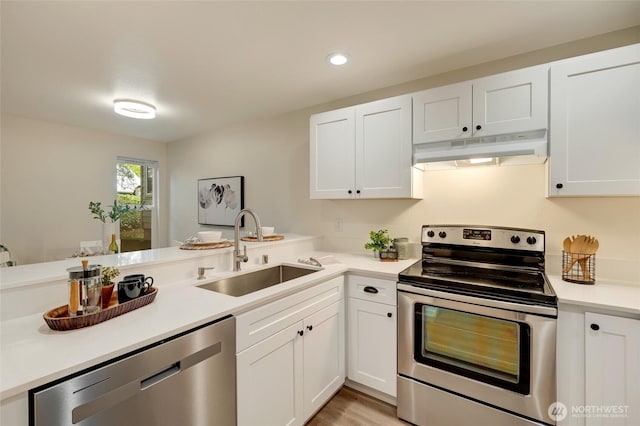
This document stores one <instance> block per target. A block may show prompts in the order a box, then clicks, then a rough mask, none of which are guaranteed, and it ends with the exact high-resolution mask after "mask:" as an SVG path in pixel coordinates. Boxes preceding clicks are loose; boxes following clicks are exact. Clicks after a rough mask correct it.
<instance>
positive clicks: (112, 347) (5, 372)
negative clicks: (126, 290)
mask: <svg viewBox="0 0 640 426" xmlns="http://www.w3.org/2000/svg"><path fill="white" fill-rule="evenodd" d="M258 244H274V243H258ZM249 247H250V246H249ZM272 248H273V247H272ZM261 249H265V246H261ZM162 250H168V251H178V250H179V249H178V248H170V249H162ZM180 252H183V251H182V250H180ZM189 253H191V254H193V253H194V252H189ZM162 256H164V257H165V258H166V257H170V255H169V254H166V253H165V254H162ZM181 256H183V254H182V253H175V257H181ZM310 256H313V257H314V258H317V259H320V261H321V262H326V264H324V265H323V268H322V269H321V270H320V271H318V272H316V273H313V274H309V275H306V276H304V277H300V278H297V279H294V280H291V281H287V282H285V283H283V284H280V285H276V286H273V287H269V288H266V289H263V290H260V291H257V292H255V293H250V294H247V295H245V296H241V297H232V296H227V295H224V294H221V293H217V292H214V291H208V290H203V289H200V288H198V287H197V286H198V285H201V284H205V283H207V282H211V281H215V280H217V279H220V278H224V277H228V276H231V275H236V274H238V273H243V272H250V271H253V270H259V269H264V268H268V267H271V266H274V265H277V264H280V263H289V264H296V265H298V266H302V267H304V266H305V265H301V264H300V263H297V259H298V258H308V257H310ZM158 257H160V256H157V257H156V259H155V260H158ZM196 257H197V256H196ZM415 261H416V259H410V260H403V261H398V262H389V263H387V262H380V261H379V260H377V259H374V258H373V256H372V255H357V254H330V253H324V252H319V251H315V250H311V251H308V252H305V253H301V254H299V255H297V256H293V257H292V256H288V257H287V256H279V255H270V262H269V264H266V265H258V264H243V265H242V271H241V272H235V273H234V272H230V271H221V272H215V271H213V273H211V271H207V272H208V273H207V279H206V280H196V279H195V269H193V272H194V273H192V274H191V275H192V277H190V278H188V279H183V280H176V281H174V282H172V283H164V284H163V285H161V286H158V296H157V297H156V300H155V301H154V302H153V303H151V304H149V305H147V306H144V307H142V308H140V309H136V310H134V311H131V312H129V313H127V314H124V315H121V316H119V317H116V318H113V319H111V320H109V321H106V322H104V323H101V324H97V325H95V326H92V327H87V328H82V329H78V330H72V331H64V332H59V331H53V330H50V329H49V328H48V327H47V325H46V324H45V322H44V320H43V318H42V312H38V313H33V314H30V315H25V316H22V317H17V318H12V319H9V320H5V321H2V323H0V341H1V343H2V345H1V347H0V360H1V361H0V362H1V364H0V365H1V372H2V376H1V383H0V399H1V400H5V399H7V398H11V397H14V396H16V395H19V394H22V393H24V392H26V391H28V390H29V389H32V388H34V387H37V386H41V385H43V384H46V383H49V382H51V381H54V380H57V379H60V378H63V377H66V376H68V375H70V374H74V373H77V372H80V371H82V370H84V369H86V368H90V367H92V366H95V365H97V364H100V363H102V362H106V361H109V360H111V359H113V358H115V357H118V356H121V355H124V354H127V353H129V352H131V351H136V350H139V349H142V348H144V347H146V346H148V345H150V344H153V343H155V342H158V341H160V340H162V339H165V338H169V337H171V336H175V335H176V334H179V333H182V332H185V331H188V330H191V329H193V328H195V327H198V326H201V325H204V324H207V323H209V322H212V321H215V320H217V319H220V318H223V317H225V316H228V315H235V314H239V313H241V312H245V311H247V310H250V309H253V308H255V307H257V306H259V305H262V304H265V303H269V302H271V301H273V300H276V299H279V298H282V297H285V296H287V295H289V294H292V293H295V292H297V291H300V290H303V289H305V288H308V287H311V286H313V285H316V284H318V283H320V282H323V281H326V280H329V279H331V278H334V277H337V276H340V275H342V274H344V273H346V272H350V271H351V272H355V273H358V274H363V275H368V276H372V277H379V278H386V279H392V280H395V279H396V277H397V274H398V273H399V272H400V271H401V270H402V269H404V268H406V267H407V266H409V265H410V264H412V263H414V262H415ZM147 266H148V265H147ZM30 285H34V284H33V283H31V284H30ZM51 308H53V306H51ZM43 312H44V311H43Z"/></svg>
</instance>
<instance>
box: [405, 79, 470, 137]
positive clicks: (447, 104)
mask: <svg viewBox="0 0 640 426" xmlns="http://www.w3.org/2000/svg"><path fill="white" fill-rule="evenodd" d="M471 93H472V92H471V83H470V82H468V81H465V82H463V83H457V84H451V85H449V86H443V87H436V88H433V89H429V90H425V91H423V92H418V93H415V94H414V95H413V143H429V142H438V141H446V140H451V139H461V138H465V137H469V136H471V133H472V132H471V124H472V119H471V108H472V106H471Z"/></svg>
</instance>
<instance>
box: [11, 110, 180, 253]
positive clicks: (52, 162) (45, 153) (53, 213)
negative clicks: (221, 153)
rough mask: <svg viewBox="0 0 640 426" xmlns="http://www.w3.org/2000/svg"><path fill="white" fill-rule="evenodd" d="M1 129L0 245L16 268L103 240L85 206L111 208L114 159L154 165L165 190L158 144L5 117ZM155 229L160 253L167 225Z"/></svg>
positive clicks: (161, 151) (161, 149)
mask: <svg viewBox="0 0 640 426" xmlns="http://www.w3.org/2000/svg"><path fill="white" fill-rule="evenodd" d="M1 124H2V128H1V132H2V133H1V142H0V143H1V145H0V156H1V158H0V164H1V166H2V167H1V170H0V179H1V180H0V191H1V192H0V194H1V198H0V243H2V244H3V245H5V246H7V247H8V248H9V249H10V250H11V253H12V255H13V257H14V258H15V259H16V260H17V262H18V263H19V264H27V263H34V262H43V261H49V260H57V259H62V258H64V257H67V256H69V255H71V254H73V252H74V251H77V250H78V249H79V246H80V241H82V240H100V239H102V226H101V222H100V221H98V220H96V219H93V218H92V215H91V214H90V213H89V210H88V209H87V207H88V205H89V201H102V203H103V204H106V205H110V204H112V202H113V200H114V198H115V195H116V184H115V182H116V178H115V173H116V171H115V164H116V159H117V157H118V156H127V157H132V158H140V159H145V160H155V161H158V167H159V169H160V173H161V180H160V185H161V187H162V186H164V185H165V184H164V182H163V178H164V181H165V182H166V165H167V163H166V150H167V149H166V144H164V143H161V142H155V141H149V140H145V139H139V138H132V137H127V136H121V135H112V134H107V133H101V132H97V131H92V130H86V129H81V128H77V127H69V126H62V125H58V124H52V123H47V122H42V121H36V120H28V119H24V118H20V117H16V116H11V115H6V114H3V115H2V122H1ZM166 198H167V197H164V201H163V200H162V199H161V203H162V204H161V206H160V208H161V218H163V217H165V216H166V212H167V204H166V202H167V201H166ZM163 212H164V213H165V214H162V213H163ZM159 225H160V226H159V230H160V232H159V239H158V245H159V246H160V247H163V246H166V242H167V224H166V221H165V220H161V221H160V223H159Z"/></svg>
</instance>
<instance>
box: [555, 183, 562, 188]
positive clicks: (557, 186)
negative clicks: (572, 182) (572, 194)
mask: <svg viewBox="0 0 640 426" xmlns="http://www.w3.org/2000/svg"><path fill="white" fill-rule="evenodd" d="M563 186H564V185H563V184H561V183H556V188H558V189H562V187H563Z"/></svg>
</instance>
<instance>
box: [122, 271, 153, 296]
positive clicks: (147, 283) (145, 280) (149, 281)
mask: <svg viewBox="0 0 640 426" xmlns="http://www.w3.org/2000/svg"><path fill="white" fill-rule="evenodd" d="M123 280H124V281H129V280H138V281H140V284H142V286H143V289H144V292H143V293H142V294H145V293H148V292H149V290H151V286H152V285H153V277H145V276H144V274H133V275H126V276H125V277H124V278H123Z"/></svg>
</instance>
